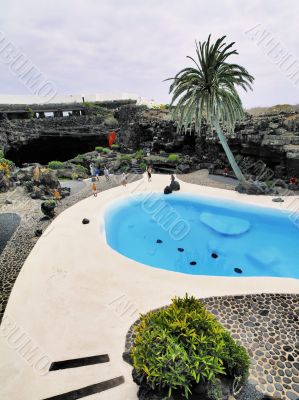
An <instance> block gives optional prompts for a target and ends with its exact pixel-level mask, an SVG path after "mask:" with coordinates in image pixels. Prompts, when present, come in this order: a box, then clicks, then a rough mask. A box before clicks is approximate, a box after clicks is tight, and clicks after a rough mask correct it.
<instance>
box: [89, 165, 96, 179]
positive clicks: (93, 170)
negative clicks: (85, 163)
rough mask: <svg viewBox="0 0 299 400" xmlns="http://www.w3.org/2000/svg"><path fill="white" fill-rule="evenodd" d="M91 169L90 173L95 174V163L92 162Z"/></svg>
mask: <svg viewBox="0 0 299 400" xmlns="http://www.w3.org/2000/svg"><path fill="white" fill-rule="evenodd" d="M89 169H90V175H91V176H95V167H94V165H93V163H91V164H90V166H89Z"/></svg>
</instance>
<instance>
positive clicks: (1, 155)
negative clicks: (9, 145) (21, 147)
mask: <svg viewBox="0 0 299 400" xmlns="http://www.w3.org/2000/svg"><path fill="white" fill-rule="evenodd" d="M0 158H4V151H3V150H2V149H0Z"/></svg>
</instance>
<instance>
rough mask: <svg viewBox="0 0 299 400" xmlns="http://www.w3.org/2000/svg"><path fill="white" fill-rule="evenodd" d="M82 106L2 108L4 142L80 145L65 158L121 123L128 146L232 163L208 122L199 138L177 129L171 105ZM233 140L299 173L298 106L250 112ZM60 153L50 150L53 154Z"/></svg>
mask: <svg viewBox="0 0 299 400" xmlns="http://www.w3.org/2000/svg"><path fill="white" fill-rule="evenodd" d="M104 106H105V107H104ZM81 108H82V107H81ZM27 110H28V107H27ZM35 111H38V110H35ZM83 111H84V114H85V115H82V110H81V111H80V113H81V115H76V114H75V113H74V115H72V116H70V117H57V116H56V117H51V118H31V119H30V118H29V119H11V118H10V119H9V118H7V117H6V116H5V113H1V110H0V148H3V149H4V150H5V152H6V153H7V155H9V153H10V152H12V151H14V152H15V154H16V153H18V152H20V153H22V154H25V148H26V145H27V150H28V148H29V149H30V148H31V149H34V152H35V153H36V152H38V148H41V146H40V143H39V142H38V140H41V139H43V140H44V142H43V146H44V147H45V149H44V151H45V152H47V151H49V152H51V151H54V150H55V148H57V147H59V146H60V145H61V147H62V148H63V147H64V146H65V148H68V149H71V148H72V146H74V147H76V146H78V148H77V147H76V148H74V149H73V150H74V151H73V153H74V154H72V155H68V157H65V158H64V159H65V160H66V159H67V158H72V157H73V156H75V155H76V151H77V150H78V151H77V154H78V153H80V150H82V151H81V153H83V152H86V151H91V150H93V149H94V146H96V145H107V137H106V135H107V132H109V131H110V130H111V129H115V128H120V130H119V133H118V134H117V141H118V143H119V144H121V145H122V147H123V148H131V149H132V150H136V149H138V148H145V149H150V150H151V152H152V153H159V152H160V151H165V152H166V153H174V152H180V153H183V154H186V155H190V156H192V157H195V156H196V157H197V159H198V163H216V164H217V163H218V164H219V162H220V164H221V165H222V166H224V165H225V164H227V161H226V158H225V155H224V154H223V150H222V148H221V146H220V145H219V143H218V140H217V138H216V136H215V134H211V133H210V132H209V129H208V128H207V127H206V126H203V128H202V136H201V137H199V138H198V137H195V135H194V133H193V132H191V134H188V135H185V136H179V135H177V133H176V124H175V122H174V121H173V120H172V118H171V114H170V112H169V111H168V110H155V109H147V108H146V107H144V106H137V105H136V104H133V103H121V104H118V103H117V104H114V103H113V104H109V107H108V106H107V105H103V104H102V105H100V106H99V107H98V106H89V107H87V106H86V107H85V109H84V110H83ZM56 115H57V113H56ZM67 139H68V141H66V140H67ZM72 140H73V141H72ZM228 140H229V144H230V146H231V149H232V151H233V152H234V153H235V154H237V155H239V157H241V158H244V157H249V158H251V159H252V160H262V161H264V162H265V163H266V164H267V165H268V166H269V167H270V168H272V169H273V170H275V171H276V172H277V174H278V175H283V176H294V175H295V176H299V113H298V112H284V113H283V112H281V113H272V114H263V115H258V116H252V115H249V114H248V115H247V116H246V118H245V120H244V122H243V123H241V124H239V125H237V126H236V129H235V132H234V134H233V135H231V136H230V137H229V139H228ZM51 141H52V146H51ZM35 144H36V146H35ZM34 146H35V147H34ZM38 146H39V147H38ZM47 146H49V147H47ZM80 146H81V147H80ZM47 149H48V150H47ZM58 154H61V153H58ZM36 157H37V159H36V161H40V162H41V160H39V159H38V154H36ZM55 158H56V157H54V156H53V157H51V156H49V160H53V159H55ZM12 159H13V158H12ZM13 160H14V159H13ZM31 161H33V160H31Z"/></svg>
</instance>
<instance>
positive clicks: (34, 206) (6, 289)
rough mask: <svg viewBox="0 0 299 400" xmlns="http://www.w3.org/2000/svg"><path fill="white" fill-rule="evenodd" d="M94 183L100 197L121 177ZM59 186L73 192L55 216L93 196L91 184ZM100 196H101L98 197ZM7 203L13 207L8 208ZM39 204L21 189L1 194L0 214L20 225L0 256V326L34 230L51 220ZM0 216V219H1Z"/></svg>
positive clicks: (136, 176)
mask: <svg viewBox="0 0 299 400" xmlns="http://www.w3.org/2000/svg"><path fill="white" fill-rule="evenodd" d="M140 177H141V175H129V176H128V181H134V180H137V179H140ZM99 179H100V180H99V181H97V182H96V184H97V188H98V190H99V193H100V192H101V191H103V190H107V189H111V188H112V187H115V186H118V185H119V181H120V177H119V176H111V179H110V181H109V182H107V181H106V179H105V178H104V177H103V176H102V177H100V178H99ZM61 184H62V186H69V187H71V188H73V189H74V191H73V193H72V192H71V195H70V196H69V197H66V198H65V199H63V200H62V201H61V204H59V205H58V207H57V208H56V215H58V214H60V213H61V212H62V211H64V210H65V209H67V208H68V207H71V206H72V205H74V204H75V203H77V202H78V201H80V200H83V199H85V198H86V197H88V196H90V195H91V194H92V191H91V182H90V180H88V181H84V182H73V181H63V182H61ZM99 195H100V194H99ZM7 200H9V202H11V203H12V204H7ZM41 202H42V201H41V200H32V199H31V198H30V197H29V196H28V195H27V194H26V193H25V192H24V189H23V188H22V187H17V188H16V189H15V190H13V191H11V192H6V193H0V213H1V214H2V213H3V214H4V213H14V214H17V215H19V216H20V218H21V222H20V225H19V227H18V228H17V229H16V230H15V232H14V234H13V236H12V237H11V239H10V240H9V241H8V243H7V244H6V246H5V248H4V249H3V251H2V253H1V254H0V322H1V320H2V317H3V314H4V311H5V308H6V304H7V301H8V298H9V296H10V293H11V291H12V288H13V285H14V283H15V280H16V279H17V277H18V274H19V272H20V270H21V268H22V266H23V264H24V262H25V260H26V258H27V256H28V255H29V253H30V251H31V250H32V249H33V247H34V245H35V243H36V242H37V240H38V238H37V237H36V236H35V231H36V229H42V230H45V228H46V227H47V226H48V225H49V224H50V223H51V222H52V220H44V219H43V214H42V212H41V210H40V205H41ZM1 214H0V215H1Z"/></svg>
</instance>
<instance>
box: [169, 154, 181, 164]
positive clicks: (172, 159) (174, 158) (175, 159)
mask: <svg viewBox="0 0 299 400" xmlns="http://www.w3.org/2000/svg"><path fill="white" fill-rule="evenodd" d="M179 159H180V156H179V154H169V156H168V158H167V160H168V161H170V162H178V161H179Z"/></svg>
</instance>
